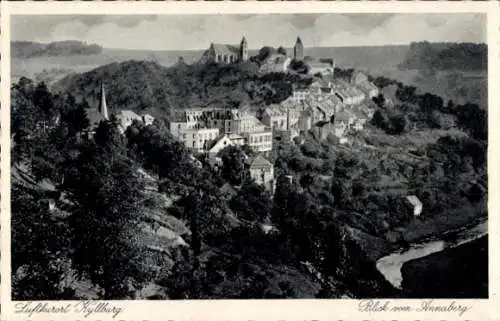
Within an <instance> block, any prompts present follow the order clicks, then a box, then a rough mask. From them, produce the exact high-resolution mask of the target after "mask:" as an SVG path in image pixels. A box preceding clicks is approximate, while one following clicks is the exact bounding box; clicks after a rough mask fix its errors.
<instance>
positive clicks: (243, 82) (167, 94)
mask: <svg viewBox="0 0 500 321" xmlns="http://www.w3.org/2000/svg"><path fill="white" fill-rule="evenodd" d="M310 81H311V79H309V78H302V77H301V76H299V75H287V74H282V73H281V74H279V73H277V74H266V75H260V74H259V73H258V64H256V63H252V62H247V63H241V64H235V65H225V66H224V65H222V66H221V65H218V64H212V63H207V64H197V63H195V64H192V65H188V64H185V63H183V62H182V61H180V62H178V63H177V64H176V65H174V66H172V67H168V68H167V67H163V66H161V65H159V64H157V63H155V62H147V61H134V60H132V61H126V62H122V63H113V64H109V65H105V66H102V67H99V68H96V69H94V70H92V71H89V72H86V73H83V74H77V75H70V76H68V77H66V78H64V79H62V80H60V81H59V82H58V83H57V84H55V85H54V87H53V88H54V90H55V91H68V92H71V93H72V94H73V95H74V96H75V98H76V99H77V100H82V99H85V100H87V101H88V103H89V105H90V106H97V101H98V98H99V94H98V93H99V91H100V84H101V83H103V84H104V86H105V88H106V92H107V99H108V106H109V107H110V108H119V109H131V110H136V111H140V110H143V109H149V108H153V112H152V113H153V114H156V115H165V114H168V113H169V111H170V110H172V109H178V108H185V107H196V106H198V107H201V106H207V105H218V106H230V107H238V106H242V105H246V104H261V103H271V102H279V101H282V100H284V99H286V98H287V97H288V96H289V95H291V93H292V83H300V82H303V83H310Z"/></svg>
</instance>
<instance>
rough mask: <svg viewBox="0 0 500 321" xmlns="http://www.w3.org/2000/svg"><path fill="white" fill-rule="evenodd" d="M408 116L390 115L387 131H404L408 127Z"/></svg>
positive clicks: (397, 133)
mask: <svg viewBox="0 0 500 321" xmlns="http://www.w3.org/2000/svg"><path fill="white" fill-rule="evenodd" d="M408 123H409V121H408V117H407V116H406V115H402V114H398V115H395V116H393V117H391V130H390V131H389V133H391V134H395V135H399V134H402V133H404V132H405V131H406V130H407V128H408Z"/></svg>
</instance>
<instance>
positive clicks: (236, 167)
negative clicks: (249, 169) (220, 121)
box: [219, 146, 245, 185]
mask: <svg viewBox="0 0 500 321" xmlns="http://www.w3.org/2000/svg"><path fill="white" fill-rule="evenodd" d="M219 157H220V158H221V159H222V177H223V178H224V179H226V180H227V181H228V182H229V183H231V184H233V185H240V184H241V182H242V179H243V174H244V172H245V153H244V152H243V150H242V149H241V148H239V147H237V146H228V147H226V148H224V149H223V150H221V151H220V152H219Z"/></svg>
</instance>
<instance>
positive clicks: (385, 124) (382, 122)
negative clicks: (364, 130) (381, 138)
mask: <svg viewBox="0 0 500 321" xmlns="http://www.w3.org/2000/svg"><path fill="white" fill-rule="evenodd" d="M372 124H373V125H375V126H377V127H379V128H380V129H383V130H387V128H389V126H390V122H389V116H387V113H386V112H385V111H383V110H380V109H377V110H376V111H375V113H374V114H373V118H372Z"/></svg>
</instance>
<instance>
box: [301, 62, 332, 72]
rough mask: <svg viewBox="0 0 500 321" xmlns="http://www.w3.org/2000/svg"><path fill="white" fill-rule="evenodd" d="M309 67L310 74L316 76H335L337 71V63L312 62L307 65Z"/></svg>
mask: <svg viewBox="0 0 500 321" xmlns="http://www.w3.org/2000/svg"><path fill="white" fill-rule="evenodd" d="M307 65H308V67H309V70H308V72H309V74H311V75H316V74H321V75H328V74H333V72H334V69H335V62H333V60H332V62H323V61H318V60H312V61H309V62H308V63H307Z"/></svg>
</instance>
